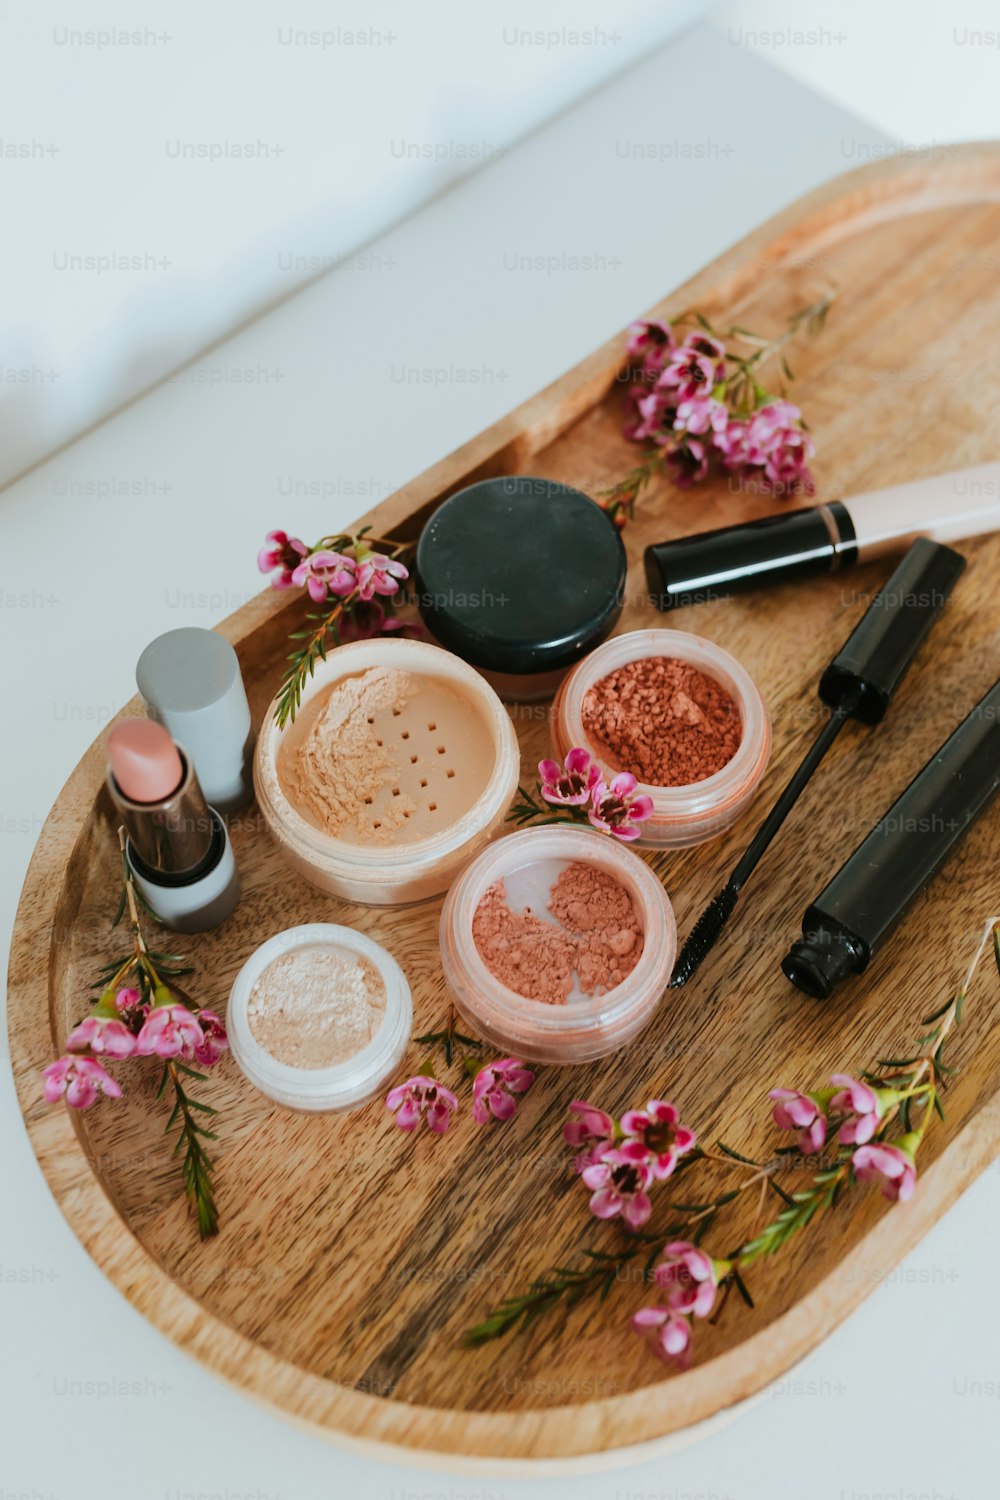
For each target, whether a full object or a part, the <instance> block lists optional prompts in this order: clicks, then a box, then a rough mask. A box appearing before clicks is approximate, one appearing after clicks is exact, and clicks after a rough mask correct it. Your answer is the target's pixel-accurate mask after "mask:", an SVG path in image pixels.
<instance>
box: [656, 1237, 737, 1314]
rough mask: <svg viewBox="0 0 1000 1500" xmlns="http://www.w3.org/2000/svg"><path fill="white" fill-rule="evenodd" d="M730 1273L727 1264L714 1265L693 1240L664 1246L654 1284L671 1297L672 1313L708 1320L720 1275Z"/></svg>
mask: <svg viewBox="0 0 1000 1500" xmlns="http://www.w3.org/2000/svg"><path fill="white" fill-rule="evenodd" d="M728 1269H729V1266H728V1263H727V1262H722V1261H720V1262H716V1261H714V1260H713V1259H712V1257H711V1256H710V1255H706V1254H705V1252H704V1250H699V1248H698V1246H697V1245H692V1244H691V1242H690V1241H689V1240H674V1242H673V1243H672V1244H670V1245H664V1247H663V1254H662V1257H661V1259H660V1261H659V1264H658V1265H657V1266H656V1269H655V1270H654V1272H653V1280H654V1281H655V1282H656V1284H657V1286H659V1287H662V1289H663V1290H664V1291H665V1292H666V1293H667V1306H668V1307H669V1308H670V1310H671V1312H674V1313H685V1314H689V1315H690V1316H692V1317H695V1318H707V1317H708V1315H709V1313H710V1312H711V1311H712V1308H713V1307H714V1306H715V1296H716V1293H717V1291H718V1289H719V1277H720V1273H721V1272H722V1271H723V1270H728Z"/></svg>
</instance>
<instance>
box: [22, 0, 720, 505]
mask: <svg viewBox="0 0 1000 1500" xmlns="http://www.w3.org/2000/svg"><path fill="white" fill-rule="evenodd" d="M706 8H707V0H671V3H670V4H669V5H663V6H661V5H650V4H649V3H647V0H615V3H614V5H613V6H608V5H606V4H604V3H602V0H574V3H573V4H572V6H570V5H564V4H555V5H553V4H549V5H548V6H544V5H543V6H539V5H538V4H537V3H533V0H505V3H504V4H503V6H502V8H500V7H497V6H494V5H492V4H488V5H484V4H475V3H469V0H421V3H419V4H417V3H409V0H395V3H394V0H338V3H336V4H330V3H328V0H287V3H282V0H241V3H239V4H228V5H220V4H212V3H206V0H172V3H170V4H150V3H138V4H137V3H135V0H131V3H129V0H103V3H101V4H100V5H97V6H81V5H80V4H79V3H75V0H62V3H60V0H24V3H22V4H21V5H20V6H14V5H10V6H6V7H5V8H4V12H5V13H4V15H3V17H2V19H0V205H2V208H0V212H2V215H3V223H4V226H5V227H4V229H3V233H2V236H0V483H3V482H4V481H5V480H9V479H10V478H11V477H12V476H13V475H14V474H16V473H18V472H20V471H21V470H23V469H24V468H26V467H27V466H28V465H29V464H31V463H33V462H34V461H36V460H37V459H38V458H39V457H41V456H42V455H43V454H44V453H46V452H50V451H51V450H52V449H53V448H54V447H56V446H57V445H58V444H59V443H62V442H65V441H66V440H67V439H68V438H70V437H72V436H73V435H75V434H76V433H78V432H80V431H81V430H82V429H83V428H85V427H86V426H87V425H88V424H90V423H92V422H93V421H95V420H96V419H97V418H98V417H100V416H102V415H104V414H106V413H107V412H108V411H109V410H111V409H113V408H114V407H115V406H117V405H119V404H120V403H121V402H122V401H124V400H126V399H128V398H129V397H131V396H134V395H135V394H136V392H138V391H140V390H142V389H144V388H145V387H147V386H149V385H150V384H152V383H153V382H155V381H156V380H159V379H161V378H162V377H163V376H165V375H167V374H168V373H169V372H170V371H172V370H175V369H176V368H177V367H178V366H179V365H181V364H182V363H184V362H185V361H186V360H188V359H190V358H191V357H192V356H193V355H194V354H195V353H197V352H198V351H199V350H202V349H204V348H205V347H206V345H208V344H209V343H210V342H211V341H212V340H213V339H216V338H218V337H219V336H220V335H222V334H225V333H228V332H230V331H231V330H232V329H233V328H234V327H235V326H236V325H237V324H238V323H239V322H240V321H241V320H242V319H244V318H246V317H247V316H249V315H251V314H253V313H255V312H257V311H259V310H260V309H261V308H262V307H264V306H266V305H267V304H268V303H270V302H272V301H273V300H274V299H275V298H276V297H278V296H280V295H281V294H282V293H284V292H287V291H289V290H291V289H292V288H294V287H296V286H299V285H301V284H302V283H303V282H304V281H306V280H307V279H308V278H309V277H310V275H315V274H316V273H317V272H318V271H320V270H323V269H324V268H328V267H330V266H333V265H337V264H339V263H341V262H345V261H346V268H347V269H348V270H349V271H350V272H351V274H353V275H357V276H363V275H365V274H366V271H367V269H368V264H367V262H366V260H365V258H364V257H361V258H359V259H356V260H352V258H351V257H352V255H353V252H355V251H356V250H357V249H358V247H359V246H362V245H363V244H364V243H365V241H367V240H368V239H370V238H371V237H372V236H373V235H375V234H377V233H379V232H380V231H381V230H383V229H385V228H386V227H387V226H388V225H390V224H391V223H393V222H394V221H395V220H397V219H399V218H400V217H401V216H403V215H405V214H406V213H408V212H410V211H411V210H412V209H413V208H414V207H416V206H417V205H418V204H420V203H422V202H424V201H426V200H427V199H428V198H429V197H431V196H432V195H433V194H434V193H436V192H440V191H441V190H442V189H444V188H446V187H448V185H449V184H451V183H454V182H455V181H457V180H458V179H459V178H461V177H462V176H464V175H465V174H466V173H467V172H468V171H470V170H471V169H475V168H476V167H477V166H479V165H482V163H483V162H488V161H490V160H494V159H496V157H498V156H500V155H503V154H504V153H505V152H506V150H507V149H508V148H509V147H510V145H511V143H512V142H513V141H515V140H517V139H518V138H520V137H521V136H523V135H524V134H525V133H527V132H528V131H530V130H531V129H532V128H533V127H535V126H536V125H538V124H539V123H540V122H541V121H543V120H545V119H548V118H550V117H551V116H552V115H554V114H556V113H558V111H559V110H560V109H563V108H564V107H565V106H566V105H567V104H569V103H570V102H572V101H573V100H574V99H576V98H579V97H580V96H581V95H582V94H584V93H586V92H587V90H588V89H591V88H593V87H594V86H595V85H596V84H598V83H600V82H601V81H603V80H604V79H607V78H608V77H610V76H612V75H613V74H615V73H617V72H619V71H620V70H622V69H624V68H627V67H629V66H630V65H631V64H633V63H635V62H636V61H637V60H638V59H639V58H641V57H642V56H643V55H644V54H645V53H646V52H647V51H648V50H649V49H650V48H652V47H655V46H656V45H657V44H658V43H659V42H661V41H662V40H663V39H664V38H665V37H667V36H669V35H671V34H672V33H673V32H674V31H675V30H677V29H678V28H679V27H680V26H682V25H684V24H685V23H686V22H687V21H688V20H689V19H690V18H691V17H692V16H693V15H696V14H698V13H699V12H700V11H703V10H705V9H706ZM237 153H242V154H237Z"/></svg>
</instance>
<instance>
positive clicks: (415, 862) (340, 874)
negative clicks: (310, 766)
mask: <svg viewBox="0 0 1000 1500" xmlns="http://www.w3.org/2000/svg"><path fill="white" fill-rule="evenodd" d="M378 672H381V673H383V674H384V673H385V672H390V673H395V674H402V675H404V676H405V678H406V679H407V680H408V681H409V682H410V683H411V685H412V692H411V693H410V695H409V697H408V699H407V701H406V702H405V703H404V704H403V705H402V707H399V708H397V707H392V708H391V709H390V708H387V707H382V708H381V709H380V708H376V707H375V706H374V704H373V706H372V712H371V715H370V716H369V717H368V721H367V722H368V725H369V726H370V728H371V734H372V737H373V738H372V751H373V755H376V754H377V755H381V754H383V753H391V755H392V757H393V774H392V775H391V776H390V777H389V778H388V779H387V780H386V781H385V783H384V785H382V786H381V788H380V789H378V790H377V791H374V795H373V797H371V796H369V797H368V798H366V801H368V802H374V805H373V807H372V809H371V811H372V813H373V814H374V815H377V816H376V817H375V819H374V821H373V823H372V831H371V834H370V836H365V835H364V834H363V833H362V834H359V833H358V832H357V830H356V829H353V830H348V829H345V830H343V831H340V832H337V833H332V832H330V830H329V828H327V827H324V826H323V824H322V822H321V821H320V820H319V819H318V818H317V817H316V816H315V815H314V812H313V810H312V809H310V807H309V806H308V805H307V804H306V803H305V802H304V801H303V800H302V799H301V798H300V797H299V796H297V795H296V789H295V784H294V778H292V777H290V776H289V774H288V768H289V766H290V764H294V761H295V757H296V755H297V754H298V753H299V751H300V749H301V747H302V745H303V743H304V741H305V740H306V739H307V738H308V736H309V733H310V726H311V724H312V723H313V722H314V721H315V718H316V717H317V716H318V715H319V714H321V713H322V712H323V706H324V704H325V703H329V701H330V698H331V695H332V694H334V693H343V692H345V691H348V690H350V687H351V684H352V683H364V682H365V681H366V680H367V679H370V678H371V677H372V674H374V673H378ZM520 763H521V756H520V749H519V746H518V742H517V735H516V733H515V731H514V726H513V725H512V723H511V721H510V717H509V715H508V713H507V710H506V709H505V708H504V706H503V704H502V703H501V701H500V699H499V698H498V696H497V694H496V693H495V692H494V691H493V689H492V688H491V687H490V686H489V684H488V683H487V682H485V681H484V680H483V678H482V677H481V676H480V675H479V673H478V672H477V671H476V670H475V669H474V668H473V667H470V666H468V665H467V663H466V662H464V661H462V660H461V659H460V658H459V657H457V656H454V655H452V653H451V652H450V651H443V650H442V649H441V648H440V647H439V646H432V645H430V644H428V643H427V642H426V641H411V640H400V639H391V638H387V637H384V636H381V637H376V638H374V639H372V640H364V641H354V642H352V643H351V644H349V645H346V646H338V647H337V648H336V649H335V650H333V651H331V652H330V653H329V655H328V657H327V658H326V660H325V661H322V662H319V663H318V664H317V666H316V671H315V673H314V675H313V676H312V677H311V678H310V679H309V681H308V682H307V683H306V685H305V687H304V689H303V692H302V703H301V707H300V709H299V711H298V713H297V714H296V717H295V721H294V723H291V724H288V725H286V727H285V728H284V729H279V728H278V725H277V723H276V722H275V719H274V704H273V703H272V704H271V707H270V708H269V709H268V711H267V715H266V717H265V720H264V724H263V725H262V727H261V730H260V734H259V736H258V740H257V751H256V756H255V759H254V786H255V788H256V792H257V800H258V804H259V806H260V810H261V813H262V815H263V817H264V821H265V822H266V823H267V826H268V829H269V830H270V832H271V835H272V837H273V838H274V840H275V843H276V844H277V846H278V848H279V850H280V851H281V854H282V856H283V857H284V859H285V860H286V862H287V863H288V864H289V865H291V867H292V869H294V870H295V871H296V872H297V873H298V874H300V875H302V876H304V877H305V879H306V880H308V881H311V882H312V884H313V885H316V886H318V887H319V888H320V889H321V890H323V891H326V892H328V893H329V894H330V895H333V896H339V897H340V898H341V899H342V900H345V901H357V902H361V903H363V904H365V905H367V906H408V905H412V904H414V903H416V902H419V901H427V900H429V899H431V898H432V897H434V896H440V895H442V894H443V893H444V892H445V891H446V890H447V889H448V887H449V886H450V884H451V882H452V880H453V879H454V878H455V876H456V874H457V873H458V871H459V870H460V869H461V868H462V866H463V865H465V864H467V863H468V861H469V860H470V859H471V858H473V856H474V855H476V854H478V853H479V852H480V850H482V849H483V848H485V846H486V845H487V844H488V843H489V842H490V840H491V839H492V838H494V837H495V836H496V835H497V834H498V833H499V832H500V831H501V830H502V829H503V825H504V820H505V818H506V815H507V809H508V808H509V806H510V804H511V801H512V800H513V797H514V793H515V792H516V791H517V783H518V775H519V772H520ZM397 798H398V799H399V805H400V806H404V805H405V807H406V808H407V809H408V812H407V815H406V816H407V821H405V822H402V821H400V822H399V824H398V826H396V827H395V828H394V829H392V831H391V832H389V831H388V830H389V826H390V825H389V824H388V823H380V822H379V821H378V817H379V816H381V817H383V818H384V817H386V816H387V814H388V815H391V813H392V811H393V803H394V799H397Z"/></svg>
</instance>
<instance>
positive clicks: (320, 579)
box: [292, 547, 358, 604]
mask: <svg viewBox="0 0 1000 1500" xmlns="http://www.w3.org/2000/svg"><path fill="white" fill-rule="evenodd" d="M292 582H293V583H294V584H295V586H296V587H297V588H302V586H303V585H305V587H306V588H307V589H308V590H309V597H310V599H312V601H313V602H314V603H315V604H322V603H323V602H324V600H326V599H328V598H335V599H343V598H345V597H346V596H347V595H348V594H351V593H353V592H354V590H355V589H356V588H357V586H358V578H357V571H356V568H355V563H354V558H353V557H345V556H344V555H343V554H342V553H340V552H331V551H330V550H329V549H328V548H325V547H321V548H320V550H319V551H318V552H310V554H309V556H308V557H307V558H306V559H305V561H304V562H300V563H299V565H298V567H297V568H296V569H295V571H294V572H293V574H292Z"/></svg>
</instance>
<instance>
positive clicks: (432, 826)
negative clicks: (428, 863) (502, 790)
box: [277, 666, 494, 845]
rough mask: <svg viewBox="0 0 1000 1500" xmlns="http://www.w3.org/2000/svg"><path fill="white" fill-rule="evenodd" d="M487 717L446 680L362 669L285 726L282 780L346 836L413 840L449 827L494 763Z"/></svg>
mask: <svg viewBox="0 0 1000 1500" xmlns="http://www.w3.org/2000/svg"><path fill="white" fill-rule="evenodd" d="M493 760H494V748H493V741H492V737H491V735H490V730H489V727H488V724H487V723H486V721H485V720H484V718H483V715H482V714H481V713H479V712H478V711H477V710H476V707H475V706H474V705H473V703H472V702H471V701H470V699H469V697H468V695H467V694H466V693H464V692H462V691H460V690H459V689H457V688H456V687H455V686H454V685H453V684H452V683H450V682H448V681H446V680H445V679H444V678H441V677H435V676H431V675H424V674H420V675H417V674H411V673H408V672H401V671H400V670H399V669H398V668H392V667H381V666H380V667H369V668H368V669H367V670H366V671H364V672H359V673H356V674H355V675H354V676H351V677H343V678H341V679H340V680H339V681H337V682H335V683H333V685H332V686H331V687H330V688H329V689H328V690H327V691H326V692H325V693H318V694H317V695H316V697H315V698H313V699H312V700H311V702H309V703H307V704H306V705H305V707H304V708H303V710H302V712H301V713H300V714H299V715H298V716H297V717H296V720H295V723H294V724H293V725H292V726H291V727H290V728H289V730H287V731H286V732H285V736H284V738H283V743H282V746H281V749H280V751H279V755H278V761H277V772H278V777H279V781H280V784H281V787H282V789H283V791H284V793H285V795H286V797H287V798H288V800H289V801H290V802H291V803H292V805H293V806H294V807H295V808H296V809H297V811H298V812H299V813H301V815H302V816H303V817H304V818H306V819H307V820H308V821H309V822H311V823H312V824H313V825H314V826H315V827H317V828H319V829H321V830H322V831H323V832H324V833H329V834H333V835H334V836H335V837H337V838H340V839H344V840H345V841H347V842H350V843H360V844H391V845H406V844H412V843H414V842H416V841H418V840H420V839H426V838H430V837H433V835H435V834H438V833H441V832H443V831H444V830H446V829H447V828H449V827H450V826H451V825H453V824H454V823H455V822H456V821H457V820H458V819H459V818H462V817H464V816H465V814H466V813H468V812H469V811H470V809H471V808H472V807H473V806H474V805H475V803H476V801H477V799H478V798H479V797H481V796H482V794H483V792H484V791H485V789H486V786H487V784H488V782H489V779H490V775H491V773H492V770H493Z"/></svg>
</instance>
